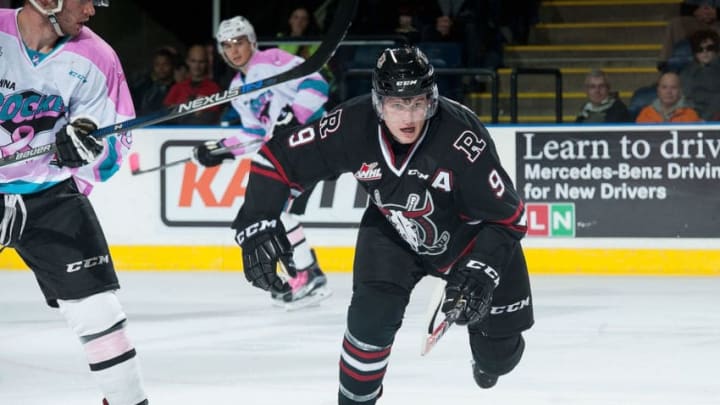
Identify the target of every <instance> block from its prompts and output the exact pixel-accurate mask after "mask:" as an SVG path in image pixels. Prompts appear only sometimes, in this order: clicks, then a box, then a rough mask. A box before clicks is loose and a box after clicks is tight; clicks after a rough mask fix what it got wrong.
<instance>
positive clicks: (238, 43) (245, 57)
mask: <svg viewBox="0 0 720 405" xmlns="http://www.w3.org/2000/svg"><path fill="white" fill-rule="evenodd" d="M221 45H222V49H223V52H225V56H226V57H227V59H228V60H229V61H230V62H231V63H232V64H233V65H235V66H237V67H239V68H240V69H243V68H244V67H245V65H246V64H247V63H248V62H249V61H250V58H251V57H252V54H253V51H254V48H253V44H252V43H251V42H250V41H249V40H248V38H247V37H246V36H242V37H238V38H233V39H231V40H229V41H223V43H222V44H221Z"/></svg>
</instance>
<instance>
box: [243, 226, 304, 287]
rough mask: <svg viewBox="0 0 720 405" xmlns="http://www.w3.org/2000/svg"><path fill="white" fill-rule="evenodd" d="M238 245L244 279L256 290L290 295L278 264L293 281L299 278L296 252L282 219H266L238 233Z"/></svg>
mask: <svg viewBox="0 0 720 405" xmlns="http://www.w3.org/2000/svg"><path fill="white" fill-rule="evenodd" d="M235 241H236V242H237V244H238V245H240V247H242V259H243V272H244V273H245V278H246V279H247V280H248V281H249V282H250V283H251V284H252V285H253V286H255V287H258V288H261V289H263V290H266V291H271V292H275V293H279V294H284V293H286V292H288V291H290V286H289V285H288V284H287V283H286V282H284V281H283V280H282V279H281V278H280V277H278V273H277V264H278V260H279V261H280V262H281V263H282V264H283V265H284V266H285V270H286V271H287V273H288V275H289V276H290V277H295V276H296V275H297V271H296V270H295V262H294V261H293V258H292V253H293V249H292V246H291V245H290V241H289V240H288V238H287V236H286V232H285V227H284V226H283V224H282V222H280V219H277V218H276V219H270V220H265V219H264V220H260V221H258V222H255V223H253V224H250V225H248V226H247V227H245V228H244V229H238V230H237V234H236V235H235Z"/></svg>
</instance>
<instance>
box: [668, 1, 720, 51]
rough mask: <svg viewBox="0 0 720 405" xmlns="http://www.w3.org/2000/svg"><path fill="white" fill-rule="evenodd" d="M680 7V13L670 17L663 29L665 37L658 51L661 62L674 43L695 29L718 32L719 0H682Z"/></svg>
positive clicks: (719, 31)
mask: <svg viewBox="0 0 720 405" xmlns="http://www.w3.org/2000/svg"><path fill="white" fill-rule="evenodd" d="M680 7H681V8H680V15H679V16H677V17H674V18H672V19H670V22H669V24H668V26H667V28H666V29H665V39H664V40H663V44H662V50H661V51H660V61H661V63H662V62H664V61H667V60H668V59H669V58H670V55H672V50H673V47H674V46H675V44H677V43H678V42H679V41H682V40H687V39H688V38H690V36H691V35H692V34H693V33H695V32H697V31H700V30H713V31H716V32H718V33H719V34H720V21H718V7H720V0H684V2H683V3H682V4H681V6H680Z"/></svg>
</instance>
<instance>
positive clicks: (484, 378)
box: [472, 361, 498, 388]
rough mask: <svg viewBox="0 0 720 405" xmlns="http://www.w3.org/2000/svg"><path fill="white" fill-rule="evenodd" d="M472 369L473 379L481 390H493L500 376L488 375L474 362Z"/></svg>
mask: <svg viewBox="0 0 720 405" xmlns="http://www.w3.org/2000/svg"><path fill="white" fill-rule="evenodd" d="M472 369H473V378H474V379H475V382H476V383H477V385H478V386H479V387H480V388H492V387H494V386H495V384H496V383H497V380H498V376H496V375H492V374H487V373H486V372H484V371H482V370H480V367H478V365H477V363H475V362H474V361H473V362H472Z"/></svg>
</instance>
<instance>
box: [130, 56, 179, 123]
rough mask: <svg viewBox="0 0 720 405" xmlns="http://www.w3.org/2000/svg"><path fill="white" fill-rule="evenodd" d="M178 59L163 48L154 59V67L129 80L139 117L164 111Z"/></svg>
mask: <svg viewBox="0 0 720 405" xmlns="http://www.w3.org/2000/svg"><path fill="white" fill-rule="evenodd" d="M176 65H177V63H176V58H175V54H174V53H172V51H171V50H169V49H167V48H165V47H163V48H160V49H158V50H156V51H155V52H154V53H153V57H152V66H151V68H150V70H149V71H148V72H146V73H143V74H141V75H140V76H139V77H135V78H133V79H132V80H129V83H128V85H129V87H130V94H131V95H132V99H133V103H134V104H135V111H136V113H137V115H138V116H142V115H147V114H151V113H154V112H157V111H160V110H162V109H163V108H164V107H165V106H164V104H163V100H164V99H165V96H166V95H167V92H168V91H169V90H170V87H171V86H172V85H173V84H174V83H175V79H174V77H173V73H174V71H175V66H176Z"/></svg>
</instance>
